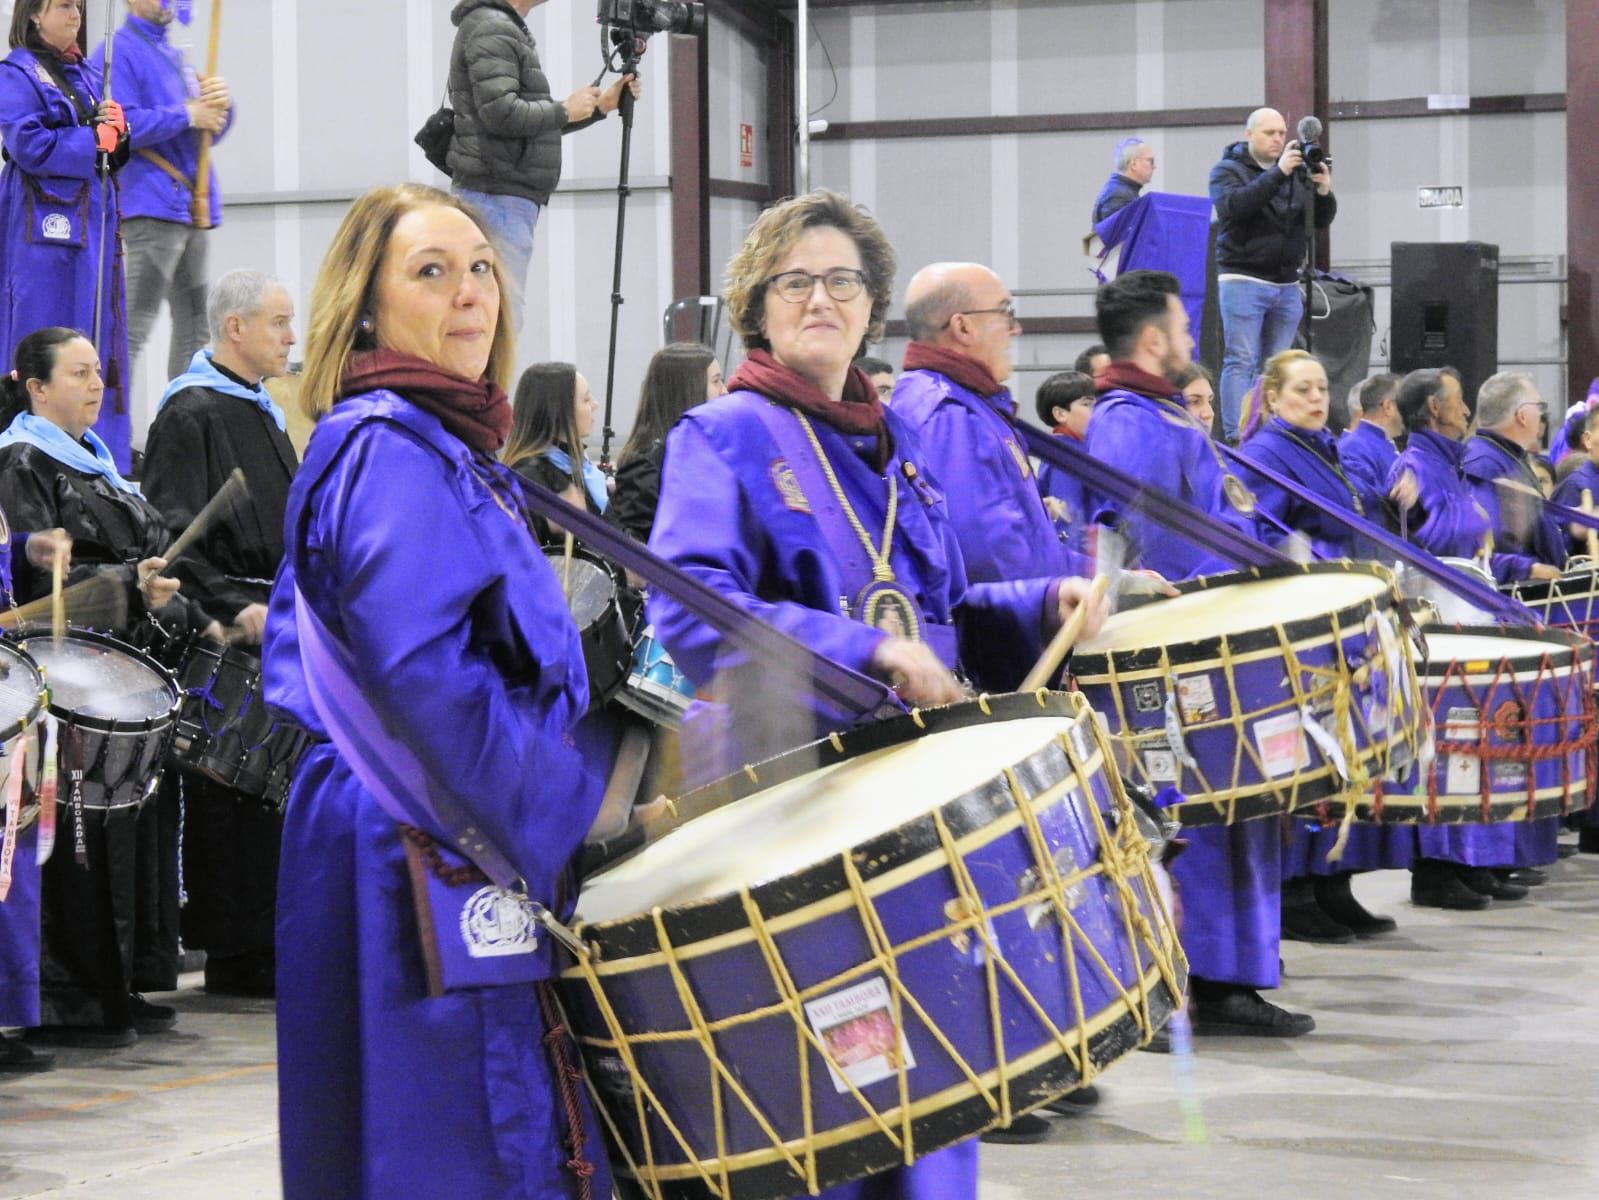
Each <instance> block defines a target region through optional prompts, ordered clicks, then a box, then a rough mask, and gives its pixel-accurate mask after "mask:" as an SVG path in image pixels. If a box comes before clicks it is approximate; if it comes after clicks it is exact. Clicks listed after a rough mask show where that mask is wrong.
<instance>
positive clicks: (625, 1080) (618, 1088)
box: [588, 1054, 633, 1104]
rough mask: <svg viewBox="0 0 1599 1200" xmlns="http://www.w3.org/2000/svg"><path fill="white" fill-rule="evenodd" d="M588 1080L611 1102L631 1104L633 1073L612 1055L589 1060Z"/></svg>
mask: <svg viewBox="0 0 1599 1200" xmlns="http://www.w3.org/2000/svg"><path fill="white" fill-rule="evenodd" d="M588 1067H589V1078H591V1079H593V1080H594V1084H595V1086H596V1087H598V1088H599V1090H600V1091H602V1092H604V1093H605V1094H606V1095H607V1096H610V1097H611V1098H612V1099H613V1100H620V1101H622V1102H623V1103H626V1104H631V1103H633V1073H632V1072H631V1071H629V1070H628V1069H627V1064H626V1063H625V1062H623V1061H622V1060H621V1059H620V1058H617V1057H616V1056H615V1055H614V1054H606V1055H602V1056H598V1057H595V1058H591V1059H589V1063H588Z"/></svg>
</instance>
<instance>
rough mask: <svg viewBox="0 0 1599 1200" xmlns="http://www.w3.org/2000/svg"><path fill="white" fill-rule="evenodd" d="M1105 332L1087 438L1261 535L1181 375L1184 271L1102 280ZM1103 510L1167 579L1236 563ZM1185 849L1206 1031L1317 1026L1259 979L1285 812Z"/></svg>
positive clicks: (1276, 909)
mask: <svg viewBox="0 0 1599 1200" xmlns="http://www.w3.org/2000/svg"><path fill="white" fill-rule="evenodd" d="M1096 309H1097V315H1098V319H1099V332H1100V336H1101V337H1102V338H1103V339H1104V341H1105V344H1106V345H1107V346H1108V347H1110V353H1111V357H1112V359H1113V361H1112V363H1111V366H1110V369H1109V370H1108V371H1107V372H1106V378H1105V382H1104V383H1103V384H1102V385H1101V387H1100V394H1099V401H1098V403H1096V404H1095V405H1094V415H1093V417H1092V418H1091V419H1090V420H1089V423H1088V450H1089V453H1091V454H1093V455H1094V457H1095V458H1099V459H1102V460H1104V461H1106V462H1112V463H1115V464H1116V465H1117V466H1118V467H1120V468H1121V469H1122V470H1124V471H1127V472H1129V473H1131V474H1134V475H1137V476H1139V477H1140V478H1142V479H1143V480H1144V481H1145V482H1146V484H1147V485H1148V486H1149V487H1150V488H1152V489H1158V490H1160V491H1162V492H1164V493H1165V494H1167V495H1172V496H1178V497H1181V498H1182V499H1184V500H1186V501H1188V502H1189V503H1190V504H1194V505H1196V506H1198V507H1199V508H1201V509H1203V510H1204V511H1205V512H1206V513H1207V514H1209V515H1210V516H1213V517H1215V518H1217V519H1218V520H1222V521H1226V522H1227V523H1229V524H1231V525H1234V526H1235V527H1237V528H1239V529H1241V530H1243V531H1245V532H1247V533H1250V534H1251V535H1255V536H1258V534H1257V530H1256V524H1255V519H1254V517H1253V516H1252V515H1250V513H1249V512H1248V511H1246V510H1247V509H1251V508H1252V504H1251V500H1252V497H1250V495H1249V493H1248V489H1247V488H1246V487H1245V486H1244V485H1243V484H1242V481H1240V480H1239V479H1238V478H1237V477H1236V476H1234V475H1232V474H1231V473H1230V472H1228V471H1226V470H1225V469H1224V468H1223V466H1222V463H1221V461H1220V455H1219V452H1218V451H1217V450H1216V448H1215V447H1214V446H1213V445H1212V444H1211V441H1210V436H1209V434H1208V432H1207V431H1205V430H1203V429H1201V428H1200V426H1199V423H1198V422H1197V421H1196V420H1195V419H1194V418H1193V417H1192V416H1190V415H1189V413H1188V410H1187V408H1186V406H1185V405H1184V403H1183V401H1182V398H1181V395H1180V393H1179V391H1178V388H1177V385H1176V384H1175V383H1174V382H1172V381H1173V380H1174V379H1176V378H1177V377H1178V375H1179V373H1180V372H1181V371H1182V370H1183V368H1184V367H1185V366H1187V365H1188V363H1189V361H1190V356H1191V355H1192V353H1193V346H1194V342H1193V338H1192V337H1191V336H1189V332H1188V313H1187V310H1186V309H1184V307H1183V305H1182V301H1181V298H1180V294H1179V290H1178V283H1177V280H1176V279H1175V278H1174V277H1172V276H1171V275H1168V274H1166V273H1165V272H1162V271H1129V272H1127V273H1126V274H1123V275H1120V276H1118V277H1117V278H1116V279H1114V280H1113V281H1111V282H1110V283H1108V284H1106V285H1105V286H1104V287H1102V288H1101V289H1100V290H1099V296H1098V299H1097V301H1096ZM1095 517H1096V519H1097V520H1099V521H1101V522H1114V523H1116V524H1117V525H1118V526H1119V527H1120V529H1121V530H1122V532H1123V533H1124V535H1125V536H1127V539H1128V542H1129V547H1130V548H1132V549H1136V550H1137V551H1138V553H1139V558H1138V560H1137V561H1138V562H1139V563H1140V565H1142V566H1144V567H1149V568H1153V569H1154V570H1157V571H1159V572H1160V573H1161V574H1162V575H1165V576H1166V577H1167V578H1169V579H1186V578H1189V577H1190V576H1193V575H1198V574H1201V573H1203V572H1206V571H1224V570H1227V569H1229V567H1228V564H1225V563H1220V562H1215V561H1213V560H1209V559H1207V558H1206V556H1204V555H1203V554H1202V553H1201V552H1200V551H1198V550H1196V549H1195V548H1194V547H1193V546H1191V545H1190V544H1189V543H1188V542H1187V541H1186V540H1185V539H1183V538H1182V537H1181V535H1179V534H1177V533H1175V532H1171V531H1168V530H1166V529H1165V528H1163V527H1160V526H1157V525H1156V524H1155V523H1154V522H1152V521H1150V520H1149V519H1148V518H1145V517H1143V516H1141V515H1140V514H1139V513H1137V512H1136V511H1134V512H1122V511H1120V510H1119V508H1118V506H1116V505H1114V504H1112V503H1110V502H1108V501H1105V500H1100V501H1099V502H1098V503H1097V505H1096V512H1095ZM1183 836H1184V838H1185V839H1186V840H1187V842H1188V849H1187V850H1186V851H1184V852H1183V854H1182V855H1181V856H1179V857H1178V859H1177V861H1176V862H1175V863H1173V864H1172V868H1171V874H1172V879H1173V881H1174V882H1175V884H1176V885H1177V890H1178V894H1179V896H1180V898H1181V901H1182V907H1183V927H1182V941H1183V949H1184V950H1185V951H1187V953H1188V962H1189V967H1190V971H1191V974H1190V987H1191V989H1192V998H1193V1002H1194V1007H1195V1013H1194V1031H1195V1032H1196V1033H1199V1034H1218V1035H1243V1036H1252V1037H1297V1036H1298V1035H1300V1034H1304V1033H1309V1032H1310V1031H1311V1030H1312V1029H1314V1028H1315V1024H1316V1023H1315V1021H1314V1020H1313V1019H1312V1018H1311V1017H1309V1016H1308V1015H1306V1014H1304V1013H1293V1012H1289V1011H1287V1010H1286V1009H1283V1008H1279V1007H1278V1006H1277V1005H1275V1004H1272V1003H1270V1002H1269V1001H1267V1000H1266V999H1265V998H1263V997H1262V996H1261V995H1260V992H1259V990H1258V989H1262V988H1275V987H1276V986H1277V985H1278V982H1279V978H1280V965H1279V961H1278V956H1277V955H1278V949H1279V943H1280V938H1281V893H1282V857H1283V855H1282V835H1281V831H1280V829H1279V826H1278V823H1277V822H1276V821H1243V822H1239V823H1237V824H1233V825H1218V826H1204V827H1199V828H1194V829H1187V830H1184V832H1183Z"/></svg>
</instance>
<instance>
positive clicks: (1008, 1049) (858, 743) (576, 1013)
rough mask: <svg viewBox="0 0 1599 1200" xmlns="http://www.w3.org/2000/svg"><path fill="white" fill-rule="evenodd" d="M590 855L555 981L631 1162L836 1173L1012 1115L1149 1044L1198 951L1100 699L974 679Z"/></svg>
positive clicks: (685, 803)
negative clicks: (966, 688)
mask: <svg viewBox="0 0 1599 1200" xmlns="http://www.w3.org/2000/svg"><path fill="white" fill-rule="evenodd" d="M678 805H679V811H680V813H701V814H702V815H699V816H697V817H694V818H693V819H690V820H687V821H686V822H685V823H683V824H682V825H681V826H680V827H679V828H677V829H675V830H674V831H672V832H671V833H669V834H667V835H666V836H665V837H664V838H662V839H660V840H658V841H656V842H655V843H654V844H651V845H649V846H648V847H647V848H645V849H644V850H643V851H642V852H640V853H638V854H637V855H636V856H634V857H632V858H630V859H628V860H626V861H624V862H622V863H620V864H619V865H613V866H611V867H609V868H608V869H606V870H604V871H603V872H602V873H599V874H597V875H594V876H593V877H591V878H590V879H588V881H587V882H586V884H585V885H584V887H583V889H582V893H581V896H580V898H579V900H578V904H577V916H576V920H577V921H578V922H580V924H579V927H578V930H577V932H578V936H579V937H580V938H581V939H583V940H584V941H585V942H586V943H587V945H588V947H589V950H588V953H587V954H586V955H585V956H584V958H583V959H582V961H581V963H580V965H579V966H578V967H575V968H573V969H571V970H569V971H567V972H566V973H565V974H564V976H563V978H562V987H563V992H564V996H565V1000H566V1004H567V1010H568V1012H569V1014H570V1016H571V1018H572V1023H573V1025H574V1027H575V1029H576V1031H577V1036H578V1042H579V1044H580V1045H581V1047H582V1051H583V1057H584V1060H585V1065H586V1069H587V1073H588V1079H589V1081H590V1084H591V1087H592V1090H593V1092H594V1095H595V1097H596V1100H597V1102H598V1108H599V1111H600V1113H601V1119H602V1123H603V1125H604V1128H605V1131H606V1133H607V1135H608V1136H609V1139H610V1143H611V1147H612V1157H613V1162H614V1163H615V1164H616V1167H617V1170H616V1174H617V1178H618V1183H619V1184H620V1185H621V1187H622V1188H623V1190H624V1193H625V1194H629V1195H643V1196H648V1197H651V1198H653V1200H666V1198H667V1197H672V1198H673V1200H680V1198H681V1200H689V1198H692V1200H712V1198H713V1197H715V1198H719V1200H772V1198H776V1197H786V1196H795V1195H800V1194H812V1195H814V1194H816V1193H817V1192H819V1191H821V1190H823V1189H825V1188H828V1187H832V1186H835V1185H837V1184H839V1183H843V1182H846V1181H848V1180H851V1179H857V1178H860V1177H862V1176H866V1175H869V1174H872V1173H874V1172H878V1171H884V1170H887V1169H889V1168H892V1167H895V1166H899V1165H902V1164H905V1163H908V1162H910V1161H912V1160H914V1159H916V1158H918V1157H921V1156H923V1155H926V1154H928V1153H931V1152H932V1151H934V1150H937V1149H940V1148H942V1147H945V1146H949V1145H952V1144H954V1143H956V1142H960V1141H963V1140H965V1139H967V1138H970V1137H972V1136H973V1135H974V1134H976V1133H979V1132H981V1131H982V1130H983V1129H985V1128H989V1127H991V1126H994V1125H999V1124H1005V1123H1008V1122H1009V1121H1010V1120H1011V1119H1012V1118H1013V1117H1014V1116H1015V1115H1016V1114H1018V1113H1020V1112H1024V1111H1026V1110H1028V1109H1031V1108H1034V1107H1037V1106H1038V1105H1041V1104H1043V1103H1045V1102H1047V1101H1048V1100H1050V1099H1051V1098H1053V1097H1055V1096H1058V1095H1060V1094H1061V1093H1063V1092H1066V1091H1068V1090H1070V1089H1072V1088H1075V1087H1078V1086H1080V1085H1081V1084H1082V1083H1085V1082H1087V1081H1089V1080H1091V1079H1093V1078H1094V1077H1095V1076H1096V1075H1098V1074H1099V1073H1100V1072H1101V1071H1103V1070H1104V1069H1105V1068H1106V1067H1107V1066H1109V1065H1110V1064H1111V1063H1113V1062H1115V1061H1116V1060H1117V1059H1119V1058H1120V1057H1122V1056H1123V1055H1124V1054H1127V1053H1128V1052H1129V1051H1131V1050H1133V1049H1134V1048H1135V1047H1137V1046H1139V1045H1142V1044H1143V1043H1145V1042H1147V1041H1148V1040H1149V1038H1150V1037H1151V1036H1152V1035H1153V1034H1154V1032H1155V1031H1156V1030H1157V1029H1158V1028H1159V1027H1160V1026H1161V1025H1162V1024H1163V1023H1164V1022H1165V1021H1166V1019H1167V1017H1168V1016H1169V1014H1170V1013H1171V1012H1172V1011H1173V1008H1174V1006H1175V1005H1176V1004H1177V1002H1178V1000H1179V998H1180V996H1181V995H1182V990H1183V985H1184V980H1185V974H1186V971H1185V967H1184V965H1183V960H1182V954H1181V951H1180V950H1179V949H1178V947H1177V943H1176V939H1175V937H1174V935H1173V932H1172V925H1171V922H1170V919H1169V916H1168V911H1167V909H1166V907H1165V904H1164V901H1163V900H1162V898H1161V894H1160V891H1159V889H1158V887H1157V884H1156V879H1155V876H1154V874H1153V872H1152V870H1151V866H1150V842H1149V841H1148V840H1147V838H1146V834H1145V832H1144V829H1145V828H1146V827H1148V828H1152V825H1147V823H1146V824H1145V825H1141V824H1140V818H1139V817H1138V816H1137V815H1136V814H1135V810H1134V808H1133V806H1132V804H1131V802H1130V801H1129V800H1128V797H1127V794H1126V792H1125V790H1124V789H1123V788H1122V786H1121V783H1120V780H1119V778H1118V776H1117V775H1116V773H1115V771H1114V769H1113V767H1112V764H1111V758H1110V746H1109V743H1108V742H1107V741H1106V740H1105V738H1104V735H1103V734H1102V733H1101V732H1100V730H1099V728H1098V726H1097V723H1096V720H1095V718H1094V714H1093V713H1092V712H1091V711H1090V710H1089V708H1088V706H1087V705H1086V704H1085V703H1084V702H1083V701H1082V699H1081V698H1080V697H1076V696H1069V695H1064V694H1060V693H1043V692H1040V693H1037V694H1030V695H1025V696H1004V697H994V698H988V697H985V698H981V699H978V700H973V701H970V702H966V703H962V704H957V705H952V706H950V707H948V708H942V709H937V710H933V711H928V712H921V713H915V714H912V715H909V716H905V717H900V718H895V719H891V720H888V721H884V722H881V723H878V724H874V725H871V726H868V727H865V728H862V729H859V730H856V731H852V732H850V733H846V734H843V735H841V736H836V737H834V738H832V739H829V740H827V741H823V742H819V743H816V744H814V745H810V746H806V747H804V748H802V749H800V750H797V751H795V752H793V753H790V754H787V755H783V756H781V757H778V758H775V759H772V760H770V761H768V762H765V763H762V764H760V765H759V766H757V767H751V768H747V769H746V771H745V772H744V773H742V774H740V775H737V776H733V777H730V778H728V779H724V780H721V781H719V782H718V783H715V784H711V785H709V786H708V787H707V788H705V789H702V790H701V791H700V792H696V793H690V794H689V795H687V796H685V797H683V798H682V799H680V800H679V801H678Z"/></svg>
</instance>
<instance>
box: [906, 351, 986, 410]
mask: <svg viewBox="0 0 1599 1200" xmlns="http://www.w3.org/2000/svg"><path fill="white" fill-rule="evenodd" d="M905 369H906V370H907V371H937V372H938V373H939V374H940V375H943V376H944V377H945V378H947V379H950V380H953V381H954V382H955V383H957V384H959V385H960V386H961V387H963V388H965V389H966V390H967V391H968V392H976V393H977V394H978V395H979V396H981V397H983V398H984V399H985V400H986V399H988V398H989V397H991V396H997V395H999V394H1000V393H1001V392H1003V391H1004V390H1005V385H1004V384H1002V383H1001V382H1000V381H999V380H997V379H995V378H994V375H993V372H991V371H990V370H989V369H988V368H987V367H985V366H984V365H983V364H982V363H980V362H978V361H977V360H976V359H975V358H970V357H968V356H967V355H964V354H962V353H961V352H960V351H959V350H951V349H949V348H947V347H945V346H934V345H931V344H929V343H927V342H912V343H911V344H910V345H909V346H906V347H905Z"/></svg>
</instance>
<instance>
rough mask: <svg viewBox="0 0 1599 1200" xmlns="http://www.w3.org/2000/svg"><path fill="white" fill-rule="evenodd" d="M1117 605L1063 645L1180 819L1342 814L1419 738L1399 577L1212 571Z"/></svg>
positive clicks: (1138, 770) (1080, 682) (1367, 571)
mask: <svg viewBox="0 0 1599 1200" xmlns="http://www.w3.org/2000/svg"><path fill="white" fill-rule="evenodd" d="M1178 590H1179V592H1180V593H1181V594H1180V595H1178V596H1176V597H1174V598H1170V599H1159V598H1157V599H1151V600H1148V601H1145V602H1142V603H1138V602H1135V603H1134V604H1133V605H1132V606H1130V607H1128V608H1125V609H1123V610H1122V611H1121V612H1119V613H1117V614H1115V615H1114V616H1112V617H1111V618H1110V620H1109V621H1107V622H1106V623H1105V626H1104V628H1103V629H1101V630H1100V632H1099V633H1098V634H1097V635H1096V636H1095V637H1093V638H1091V639H1089V640H1087V641H1085V642H1082V643H1079V645H1078V648H1077V651H1076V653H1075V654H1074V655H1073V656H1072V664H1071V672H1072V678H1073V680H1074V681H1075V684H1076V686H1077V687H1078V688H1079V689H1080V690H1081V691H1082V693H1083V695H1085V696H1086V697H1087V698H1088V700H1089V702H1090V703H1091V704H1092V705H1093V706H1094V708H1095V709H1096V710H1098V711H1099V712H1101V713H1103V714H1104V715H1105V718H1106V720H1107V721H1108V722H1109V725H1110V729H1111V736H1112V738H1113V740H1114V741H1115V743H1116V746H1117V749H1118V754H1119V758H1118V761H1119V763H1120V764H1121V765H1122V768H1123V770H1124V771H1125V773H1126V775H1127V777H1128V779H1129V780H1132V781H1135V782H1138V783H1141V784H1144V785H1146V786H1147V787H1149V788H1150V789H1151V790H1152V791H1155V792H1157V793H1164V796H1163V799H1165V800H1169V801H1171V802H1172V805H1173V808H1174V809H1175V812H1176V815H1177V816H1178V817H1179V819H1180V820H1181V821H1182V823H1183V824H1184V825H1213V824H1219V823H1231V822H1234V821H1246V820H1250V819H1254V818H1262V817H1276V816H1278V815H1280V814H1283V813H1292V812H1296V811H1300V810H1304V809H1311V808H1314V810H1315V812H1316V813H1317V815H1319V816H1327V815H1341V814H1342V813H1343V812H1344V811H1345V808H1346V806H1347V804H1348V803H1349V802H1350V801H1352V800H1355V801H1358V799H1359V798H1360V797H1361V796H1362V795H1363V794H1364V793H1365V791H1366V790H1367V787H1368V786H1369V785H1370V784H1371V783H1373V782H1376V781H1378V780H1381V779H1382V778H1384V777H1386V776H1388V775H1390V774H1393V773H1395V772H1400V771H1403V770H1405V769H1407V768H1408V767H1409V765H1410V764H1411V763H1412V762H1413V761H1414V759H1415V757H1416V753H1417V751H1418V749H1419V748H1420V747H1421V745H1422V744H1423V742H1424V739H1425V725H1424V720H1423V713H1422V706H1421V694H1420V689H1419V686H1418V684H1417V678H1416V668H1415V663H1414V661H1413V654H1414V649H1415V648H1414V646H1413V644H1412V640H1411V638H1410V637H1409V636H1408V630H1407V629H1406V627H1405V626H1404V625H1403V624H1402V622H1407V621H1408V619H1409V618H1408V613H1407V612H1405V611H1404V610H1403V609H1402V608H1401V606H1400V604H1399V601H1398V596H1397V593H1396V592H1395V591H1394V587H1393V582H1392V577H1391V576H1390V575H1389V574H1388V573H1387V572H1386V571H1384V570H1383V569H1382V568H1380V567H1374V566H1367V565H1364V564H1358V563H1349V562H1340V563H1318V564H1314V565H1311V566H1285V567H1278V568H1261V569H1256V570H1251V571H1241V572H1238V573H1235V574H1227V575H1212V576H1206V577H1204V578H1200V579H1192V580H1189V581H1187V582H1186V583H1183V584H1181V585H1179V589H1178Z"/></svg>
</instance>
